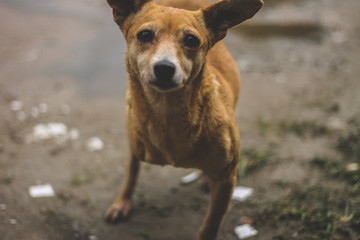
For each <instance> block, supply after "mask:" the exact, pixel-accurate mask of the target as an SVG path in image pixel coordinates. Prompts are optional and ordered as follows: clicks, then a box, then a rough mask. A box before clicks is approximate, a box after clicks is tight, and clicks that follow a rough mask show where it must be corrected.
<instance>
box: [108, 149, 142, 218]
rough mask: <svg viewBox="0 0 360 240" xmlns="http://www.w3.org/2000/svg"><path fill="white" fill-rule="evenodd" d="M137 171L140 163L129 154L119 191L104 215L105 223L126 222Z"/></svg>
mask: <svg viewBox="0 0 360 240" xmlns="http://www.w3.org/2000/svg"><path fill="white" fill-rule="evenodd" d="M139 171H140V161H139V159H138V158H137V157H135V156H134V155H133V154H131V156H130V158H129V163H128V166H127V171H126V173H125V177H124V180H123V183H122V186H121V191H120V193H119V195H118V196H117V197H116V199H115V201H114V202H113V204H111V205H110V207H109V208H108V210H107V211H106V213H105V221H106V222H108V223H116V222H118V221H122V220H126V219H127V218H128V217H129V213H130V209H131V198H132V195H133V193H134V189H135V185H136V182H137V178H138V175H139Z"/></svg>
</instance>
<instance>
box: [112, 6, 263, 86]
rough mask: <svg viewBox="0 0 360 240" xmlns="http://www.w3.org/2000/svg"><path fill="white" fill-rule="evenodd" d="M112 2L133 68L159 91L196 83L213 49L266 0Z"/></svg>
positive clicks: (130, 64) (147, 83) (115, 17)
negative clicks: (188, 6) (173, 4)
mask: <svg viewBox="0 0 360 240" xmlns="http://www.w3.org/2000/svg"><path fill="white" fill-rule="evenodd" d="M107 1H108V3H109V5H110V6H111V7H112V9H113V15H114V21H115V22H116V23H117V24H118V25H119V26H120V29H121V30H122V32H123V34H124V36H125V39H126V42H127V45H128V52H127V61H128V64H129V66H130V67H131V69H132V70H134V71H135V73H136V74H137V75H138V76H140V78H141V81H142V84H143V85H145V86H150V87H152V88H153V89H155V90H157V91H171V90H176V89H180V88H182V87H183V86H184V85H185V84H186V83H187V82H189V81H191V80H192V79H193V78H194V76H197V75H198V74H199V72H200V71H201V69H202V67H203V65H204V63H205V56H206V53H207V52H208V50H209V49H210V48H211V47H212V46H213V45H214V44H215V43H216V42H218V41H220V40H221V39H223V38H224V37H225V35H226V32H227V30H228V29H229V28H231V27H233V26H235V25H237V24H239V23H241V22H243V21H245V20H247V19H249V18H251V17H252V16H253V15H254V14H255V13H256V12H257V11H258V10H259V9H260V8H261V7H262V4H263V2H262V0H223V1H219V2H217V3H214V4H212V5H209V6H208V7H205V8H203V9H200V10H198V11H187V10H184V9H177V8H170V7H164V6H159V5H157V4H155V3H154V2H153V1H152V0H107ZM194 1H196V0H194Z"/></svg>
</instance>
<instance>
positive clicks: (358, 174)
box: [311, 118, 360, 194]
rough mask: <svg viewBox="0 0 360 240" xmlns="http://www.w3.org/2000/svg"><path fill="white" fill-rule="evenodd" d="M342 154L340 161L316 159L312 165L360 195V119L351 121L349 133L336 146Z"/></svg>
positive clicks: (326, 158) (341, 137)
mask: <svg viewBox="0 0 360 240" xmlns="http://www.w3.org/2000/svg"><path fill="white" fill-rule="evenodd" d="M335 147H336V149H337V150H338V151H339V153H341V157H339V159H330V158H328V157H315V158H313V159H312V160H311V163H312V164H313V165H315V166H318V167H320V168H321V169H323V170H324V171H325V172H326V173H327V174H328V175H329V176H330V177H333V178H335V179H338V180H341V181H345V182H346V183H348V184H349V185H351V187H352V192H353V193H356V194H358V193H360V119H359V118H352V119H351V120H350V121H349V131H348V132H347V133H345V134H344V135H342V136H340V137H339V138H338V139H337V141H336V144H335Z"/></svg>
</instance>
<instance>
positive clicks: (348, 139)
mask: <svg viewBox="0 0 360 240" xmlns="http://www.w3.org/2000/svg"><path fill="white" fill-rule="evenodd" d="M336 148H337V150H338V151H340V152H341V153H342V154H343V155H344V156H345V157H347V158H351V159H353V160H356V161H357V162H358V163H360V118H352V119H350V120H349V131H348V133H347V134H345V135H344V136H341V137H340V138H339V139H338V141H337V144H336Z"/></svg>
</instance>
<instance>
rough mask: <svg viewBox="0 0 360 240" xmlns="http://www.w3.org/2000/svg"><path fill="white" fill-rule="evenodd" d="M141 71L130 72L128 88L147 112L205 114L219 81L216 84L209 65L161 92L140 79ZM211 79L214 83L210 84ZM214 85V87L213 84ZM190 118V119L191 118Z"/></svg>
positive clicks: (190, 115)
mask: <svg viewBox="0 0 360 240" xmlns="http://www.w3.org/2000/svg"><path fill="white" fill-rule="evenodd" d="M137 76H138V74H134V73H131V72H130V73H129V77H130V82H129V92H128V94H130V95H131V96H130V99H128V100H129V101H130V103H129V104H132V102H133V101H132V100H131V98H133V97H136V98H137V99H136V101H134V103H135V102H136V104H137V106H136V107H137V108H139V110H140V111H141V112H143V113H144V114H146V112H148V113H150V112H151V114H155V115H158V116H159V117H160V116H170V115H178V116H180V115H182V116H184V115H187V116H189V117H194V118H198V117H199V116H198V115H199V114H203V111H204V110H205V109H204V106H211V105H212V104H211V100H212V99H213V97H214V95H215V94H216V91H217V89H216V86H217V85H216V84H215V85H214V84H213V81H214V79H213V78H214V76H213V75H212V74H211V73H210V72H209V70H208V69H207V67H206V65H204V67H203V69H202V70H201V71H200V72H199V74H198V75H197V76H196V77H195V78H194V79H192V80H191V81H189V83H188V84H187V85H185V86H184V87H183V88H181V89H178V90H174V91H170V92H160V91H157V90H155V89H154V88H152V87H150V86H146V85H145V84H144V83H142V82H141V79H139V78H138V77H137ZM210 82H211V84H209V83H210ZM214 86H215V87H214ZM189 120H190V119H189ZM190 121H191V120H190Z"/></svg>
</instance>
